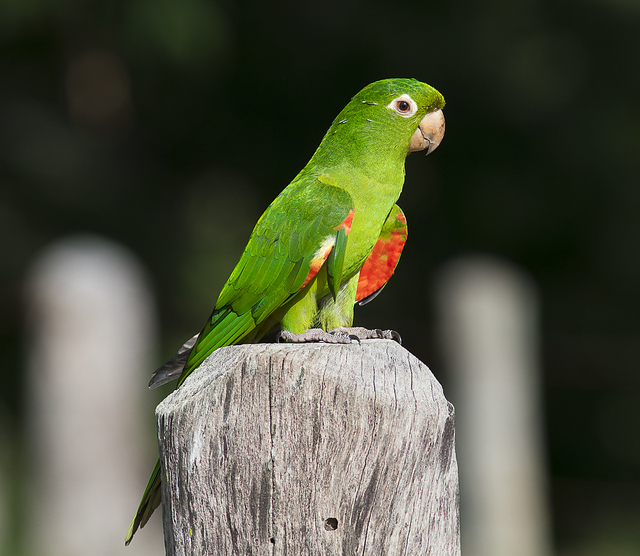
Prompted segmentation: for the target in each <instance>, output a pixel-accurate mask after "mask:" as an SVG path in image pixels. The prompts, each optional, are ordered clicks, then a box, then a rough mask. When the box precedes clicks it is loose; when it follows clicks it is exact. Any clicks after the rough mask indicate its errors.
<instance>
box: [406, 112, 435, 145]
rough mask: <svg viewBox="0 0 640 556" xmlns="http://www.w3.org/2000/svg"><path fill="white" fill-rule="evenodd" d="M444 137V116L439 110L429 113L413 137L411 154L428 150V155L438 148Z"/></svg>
mask: <svg viewBox="0 0 640 556" xmlns="http://www.w3.org/2000/svg"><path fill="white" fill-rule="evenodd" d="M443 137H444V114H443V113H442V110H440V108H438V109H437V110H434V111H433V112H429V113H428V114H427V115H426V116H425V117H424V118H422V121H421V122H420V125H418V127H417V129H416V130H415V131H414V132H413V135H412V136H411V143H410V144H409V152H410V153H413V152H416V151H423V150H425V149H427V154H430V153H432V152H433V151H435V150H436V149H437V148H438V145H439V144H440V141H442V138H443Z"/></svg>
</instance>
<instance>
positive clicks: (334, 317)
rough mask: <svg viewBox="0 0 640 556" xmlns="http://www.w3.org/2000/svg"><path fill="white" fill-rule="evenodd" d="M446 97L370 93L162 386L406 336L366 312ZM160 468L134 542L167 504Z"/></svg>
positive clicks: (270, 216)
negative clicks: (409, 160) (214, 369)
mask: <svg viewBox="0 0 640 556" xmlns="http://www.w3.org/2000/svg"><path fill="white" fill-rule="evenodd" d="M444 104H445V103H444V97H443V96H442V95H441V94H440V93H439V92H438V91H436V90H435V89H434V88H433V87H431V86H429V85H427V84H425V83H421V82H420V81H417V80H415V79H385V80H382V81H377V82H375V83H372V84H370V85H368V86H367V87H365V88H364V89H362V90H361V91H360V92H359V93H358V94H357V95H356V96H354V97H353V98H352V99H351V102H349V104H347V106H346V107H345V108H344V109H343V110H342V112H340V114H338V116H337V117H336V119H335V120H334V121H333V124H332V125H331V127H330V128H329V130H328V131H327V133H326V135H325V136H324V138H323V139H322V142H321V143H320V146H319V147H318V149H317V150H316V152H315V153H314V155H313V156H312V157H311V160H310V161H309V162H308V164H307V165H306V166H305V167H304V168H303V169H302V171H301V172H300V173H299V174H298V175H297V176H296V177H295V178H294V180H293V181H292V182H291V183H290V184H289V185H288V186H287V187H286V188H285V189H284V190H283V191H282V192H281V193H280V195H278V197H276V199H275V200H274V201H273V202H272V203H271V205H269V207H268V208H267V209H266V210H265V212H264V214H263V215H262V216H261V217H260V220H258V223H257V224H256V226H255V228H254V229H253V232H252V234H251V237H250V238H249V243H248V244H247V246H246V248H245V250H244V253H243V254H242V256H241V257H240V261H239V262H238V264H237V266H236V267H235V269H234V270H233V272H232V273H231V276H230V277H229V279H228V280H227V282H226V284H225V286H224V288H223V289H222V292H221V293H220V296H219V297H218V301H217V302H216V306H215V308H214V309H213V313H212V315H211V317H210V318H209V320H208V321H207V322H206V324H205V326H204V328H203V329H202V331H201V332H200V333H199V334H197V335H196V336H194V337H193V338H191V339H190V340H189V341H187V342H186V343H185V344H184V345H183V346H182V347H181V348H180V350H179V351H178V353H177V354H176V356H175V357H174V358H173V359H172V360H171V361H169V362H168V363H167V364H166V365H163V366H162V367H160V368H159V369H158V370H156V372H155V373H154V374H153V377H152V378H151V382H150V383H149V386H150V387H155V386H159V385H160V384H164V383H166V382H169V381H171V380H173V379H175V378H178V383H177V387H178V388H179V387H180V385H181V384H182V383H183V382H184V381H185V379H186V378H187V377H188V376H189V374H190V373H191V372H192V371H193V370H194V369H195V368H196V367H198V366H199V365H200V364H201V363H202V362H203V361H204V360H205V359H206V358H207V357H208V356H209V355H210V354H211V353H212V352H213V351H214V350H216V349H218V348H220V347H223V346H228V345H232V344H239V343H250V342H257V341H259V340H260V339H261V338H262V336H264V334H265V333H266V332H268V331H269V330H270V329H271V328H272V327H274V326H276V325H278V324H279V325H280V328H281V332H280V333H279V339H284V340H288V341H294V342H304V341H325V342H334V343H335V342H343V343H349V342H351V341H352V340H353V339H357V340H359V339H363V338H377V337H383V338H395V339H397V340H399V336H397V335H396V334H395V333H394V332H392V331H388V330H387V331H381V330H366V329H362V328H351V325H352V323H353V310H354V305H355V303H359V304H364V303H367V302H368V301H370V300H371V299H373V298H374V297H375V296H376V295H377V294H378V293H379V292H380V291H381V290H382V288H383V287H384V285H385V284H386V283H387V281H388V280H389V278H390V277H391V275H392V274H393V272H394V270H395V268H396V265H397V263H398V260H399V258H400V254H401V252H402V248H403V246H404V243H405V241H406V238H407V225H406V218H405V216H404V214H403V212H402V211H401V210H400V208H399V207H398V206H397V205H396V204H395V202H396V201H397V199H398V197H399V196H400V193H401V191H402V185H403V183H404V175H405V170H404V166H405V158H406V157H407V155H408V154H409V153H410V152H414V151H421V150H426V151H427V154H429V153H431V152H433V151H434V150H435V149H436V147H437V146H438V145H439V144H440V141H441V140H442V137H443V136H444V127H445V125H444V116H443V114H442V109H443V108H444ZM160 484H161V480H160V462H159V461H158V462H157V463H156V466H155V468H154V470H153V473H152V475H151V478H150V479H149V483H148V484H147V488H146V490H145V492H144V495H143V497H142V501H141V502H140V506H139V507H138V511H137V513H136V516H135V518H134V519H133V521H132V522H131V526H130V527H129V530H128V532H127V535H126V538H125V544H127V545H128V544H129V543H130V542H131V539H132V537H133V535H134V534H135V532H136V531H137V529H138V527H143V526H144V525H145V524H146V523H147V521H148V520H149V517H150V516H151V514H152V513H153V511H154V510H155V509H156V508H157V507H158V506H159V505H160V502H161V495H160V490H161V489H160Z"/></svg>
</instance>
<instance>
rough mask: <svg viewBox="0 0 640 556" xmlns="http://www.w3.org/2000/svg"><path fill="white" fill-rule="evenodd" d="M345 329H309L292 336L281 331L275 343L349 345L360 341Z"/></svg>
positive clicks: (291, 333)
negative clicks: (287, 341) (353, 341)
mask: <svg viewBox="0 0 640 556" xmlns="http://www.w3.org/2000/svg"><path fill="white" fill-rule="evenodd" d="M346 330H347V329H346V328H344V329H339V328H336V329H335V330H331V331H330V332H327V331H326V330H322V328H309V330H307V331H306V332H303V333H302V334H294V333H293V332H289V331H288V330H281V331H280V332H278V335H277V336H276V341H277V342H278V343H279V342H281V341H283V340H289V341H290V342H294V343H296V344H303V343H306V342H325V343H327V344H350V343H351V341H352V340H356V341H360V339H359V338H358V337H357V336H353V337H352V336H350V335H349V333H348V332H346Z"/></svg>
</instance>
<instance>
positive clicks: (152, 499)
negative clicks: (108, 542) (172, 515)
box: [124, 460, 162, 546]
mask: <svg viewBox="0 0 640 556" xmlns="http://www.w3.org/2000/svg"><path fill="white" fill-rule="evenodd" d="M161 501H162V493H161V489H160V460H158V461H157V462H156V466H155V467H154V468H153V473H151V478H150V479H149V482H148V483H147V488H146V489H145V491H144V494H143V495H142V500H141V501H140V505H139V506H138V512H137V513H136V516H135V517H134V518H133V521H132V522H131V525H129V530H128V531H127V536H126V537H125V538H124V544H125V546H128V545H129V543H130V542H131V539H132V538H133V535H135V533H136V531H137V530H138V527H140V528H142V527H144V526H145V525H146V524H147V521H149V518H150V517H151V514H152V513H153V512H154V510H155V509H156V508H157V507H158V506H159V505H160V502H161Z"/></svg>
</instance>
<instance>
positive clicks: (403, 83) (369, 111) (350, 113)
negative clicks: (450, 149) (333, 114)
mask: <svg viewBox="0 0 640 556" xmlns="http://www.w3.org/2000/svg"><path fill="white" fill-rule="evenodd" d="M444 104H445V103H444V97H443V96H442V95H441V94H440V93H439V92H438V91H436V89H434V88H433V87H431V86H430V85H427V84H426V83H422V82H420V81H417V80H416V79H384V80H382V81H376V82H375V83H371V84H370V85H367V86H366V87H365V88H364V89H362V90H361V91H360V92H359V93H358V94H357V95H356V96H354V97H353V98H352V99H351V102H350V103H349V104H348V105H347V106H346V107H345V108H344V109H343V110H342V112H340V114H339V115H338V117H337V118H336V119H335V120H334V122H333V125H332V126H331V129H329V132H328V133H327V136H326V137H325V139H327V140H330V141H331V138H332V136H335V140H337V141H340V142H342V143H343V144H345V145H346V144H348V143H350V144H352V145H354V147H357V148H360V147H362V148H365V149H367V150H371V149H375V150H378V151H379V152H381V151H384V150H389V151H391V152H395V153H397V154H398V155H399V156H402V157H404V156H406V155H407V154H408V153H410V152H415V151H422V150H426V151H427V154H429V153H431V152H433V151H434V150H435V149H436V148H437V147H438V145H439V144H440V141H442V138H443V136H444V127H445V125H444V115H443V113H442V109H443V108H444Z"/></svg>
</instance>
